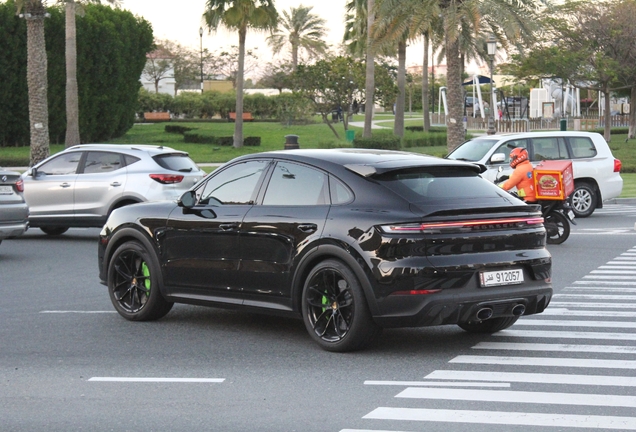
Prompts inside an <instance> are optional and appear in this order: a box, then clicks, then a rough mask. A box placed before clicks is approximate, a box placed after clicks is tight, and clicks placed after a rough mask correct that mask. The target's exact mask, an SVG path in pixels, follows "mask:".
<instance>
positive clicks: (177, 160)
mask: <svg viewBox="0 0 636 432" xmlns="http://www.w3.org/2000/svg"><path fill="white" fill-rule="evenodd" d="M153 159H154V160H155V162H157V164H158V165H159V166H160V167H162V168H165V169H167V170H171V171H179V172H191V171H198V170H199V168H198V167H197V164H195V163H194V161H193V160H192V159H190V157H189V156H188V155H187V154H181V153H178V154H165V155H159V156H155V157H153Z"/></svg>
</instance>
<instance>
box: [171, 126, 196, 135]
mask: <svg viewBox="0 0 636 432" xmlns="http://www.w3.org/2000/svg"><path fill="white" fill-rule="evenodd" d="M191 130H194V128H191V127H187V126H179V125H166V127H165V128H164V131H166V133H177V134H184V133H186V132H189V131H191Z"/></svg>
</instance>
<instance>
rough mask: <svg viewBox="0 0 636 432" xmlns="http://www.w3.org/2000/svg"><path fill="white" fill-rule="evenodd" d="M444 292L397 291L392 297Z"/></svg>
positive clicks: (437, 290) (433, 290)
mask: <svg viewBox="0 0 636 432" xmlns="http://www.w3.org/2000/svg"><path fill="white" fill-rule="evenodd" d="M440 291H442V290H441V289H432V290H409V291H395V292H392V293H391V294H390V295H427V294H435V293H438V292H440Z"/></svg>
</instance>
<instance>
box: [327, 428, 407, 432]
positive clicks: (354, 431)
mask: <svg viewBox="0 0 636 432" xmlns="http://www.w3.org/2000/svg"><path fill="white" fill-rule="evenodd" d="M339 432H404V431H395V430H391V431H390V430H380V429H340V431H339Z"/></svg>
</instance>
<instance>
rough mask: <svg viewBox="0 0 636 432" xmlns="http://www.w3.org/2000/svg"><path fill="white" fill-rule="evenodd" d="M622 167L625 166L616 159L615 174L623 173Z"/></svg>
mask: <svg viewBox="0 0 636 432" xmlns="http://www.w3.org/2000/svg"><path fill="white" fill-rule="evenodd" d="M622 167H623V164H622V163H621V161H620V160H618V159H614V172H621V168H622Z"/></svg>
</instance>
